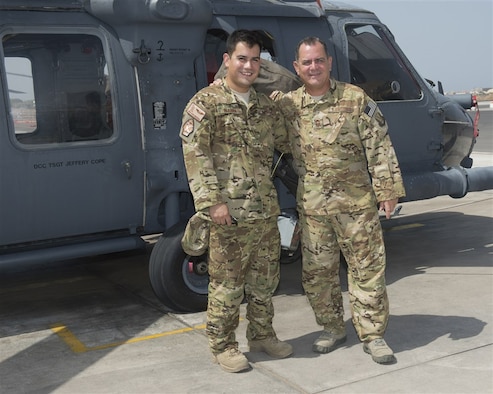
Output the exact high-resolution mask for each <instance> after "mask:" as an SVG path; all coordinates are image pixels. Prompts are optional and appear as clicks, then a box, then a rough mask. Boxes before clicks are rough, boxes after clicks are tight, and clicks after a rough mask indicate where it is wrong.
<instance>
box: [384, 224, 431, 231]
mask: <svg viewBox="0 0 493 394" xmlns="http://www.w3.org/2000/svg"><path fill="white" fill-rule="evenodd" d="M417 227H424V224H422V223H411V224H403V225H402V226H395V227H390V228H387V229H385V231H400V230H407V229H409V228H417Z"/></svg>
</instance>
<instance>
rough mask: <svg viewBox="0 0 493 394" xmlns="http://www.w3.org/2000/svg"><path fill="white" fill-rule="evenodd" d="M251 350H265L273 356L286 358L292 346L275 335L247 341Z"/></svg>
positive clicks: (291, 351)
mask: <svg viewBox="0 0 493 394" xmlns="http://www.w3.org/2000/svg"><path fill="white" fill-rule="evenodd" d="M248 346H250V351H251V352H265V353H267V354H268V355H269V356H271V357H273V358H286V357H289V356H291V355H292V354H293V347H292V346H291V345H290V344H289V343H287V342H282V341H280V340H279V339H277V338H276V337H269V338H265V339H260V340H253V341H248Z"/></svg>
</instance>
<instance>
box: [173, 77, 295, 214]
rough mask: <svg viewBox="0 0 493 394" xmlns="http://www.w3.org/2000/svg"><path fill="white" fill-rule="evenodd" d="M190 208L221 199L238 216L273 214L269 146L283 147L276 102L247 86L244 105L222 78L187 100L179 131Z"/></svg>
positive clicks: (274, 197)
mask: <svg viewBox="0 0 493 394" xmlns="http://www.w3.org/2000/svg"><path fill="white" fill-rule="evenodd" d="M180 136H181V138H182V139H183V153H184V158H185V166H186V169H187V175H188V180H189V184H190V189H191V192H192V194H193V197H194V202H195V209H196V210H197V211H203V210H206V209H208V208H209V207H211V206H214V205H216V204H219V203H222V202H224V203H227V205H228V208H229V211H230V214H231V215H232V216H233V217H235V218H236V219H238V220H254V219H260V218H267V217H271V216H276V215H278V214H279V204H278V199H277V192H276V189H275V188H274V185H273V183H272V180H271V170H272V162H273V154H274V147H275V146H276V147H277V146H278V147H284V149H285V148H286V147H287V146H289V142H288V139H287V134H286V129H285V126H284V122H283V120H282V118H281V113H280V111H279V107H278V104H277V103H275V102H273V101H272V100H271V99H269V97H267V96H266V95H264V94H262V93H257V92H256V91H255V90H254V89H253V88H251V89H250V100H249V104H248V106H247V105H246V104H245V103H244V102H243V101H241V100H239V99H237V97H236V96H235V94H234V93H233V91H232V90H231V89H230V88H229V87H228V86H227V85H226V82H225V81H224V82H223V85H222V86H208V87H205V88H204V89H202V90H201V91H199V92H198V93H197V94H196V95H195V96H194V97H193V98H192V99H191V100H190V102H189V103H188V104H187V107H186V108H185V111H184V113H183V122H182V128H181V132H180Z"/></svg>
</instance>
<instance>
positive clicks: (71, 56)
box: [2, 34, 113, 145]
mask: <svg viewBox="0 0 493 394" xmlns="http://www.w3.org/2000/svg"><path fill="white" fill-rule="evenodd" d="M2 44H3V52H4V55H5V59H4V67H5V70H6V79H7V85H8V88H9V98H10V107H11V115H12V120H13V128H14V134H15V138H16V139H17V141H19V142H20V143H22V144H27V145H34V144H60V143H79V142H80V141H85V142H87V141H98V140H104V139H108V138H110V137H111V136H112V134H113V122H112V111H113V109H112V105H111V98H110V94H109V93H110V91H111V86H110V79H109V77H108V67H107V62H106V58H105V55H104V50H103V46H102V43H101V40H100V39H99V38H98V37H96V36H92V35H87V34H72V35H71V34H13V35H7V36H4V37H3V39H2Z"/></svg>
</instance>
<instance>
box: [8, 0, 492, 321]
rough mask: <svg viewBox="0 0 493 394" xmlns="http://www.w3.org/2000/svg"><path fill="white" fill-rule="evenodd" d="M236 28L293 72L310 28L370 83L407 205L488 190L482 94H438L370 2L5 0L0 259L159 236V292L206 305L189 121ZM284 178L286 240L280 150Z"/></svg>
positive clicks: (153, 279)
mask: <svg viewBox="0 0 493 394" xmlns="http://www.w3.org/2000/svg"><path fill="white" fill-rule="evenodd" d="M240 28H241V29H250V30H255V31H256V32H257V33H258V34H259V36H260V37H261V38H262V43H263V47H262V54H261V56H262V59H264V60H265V62H262V64H264V63H265V65H266V69H265V70H264V71H265V72H271V71H269V68H270V69H272V68H274V69H275V68H276V67H280V68H281V69H282V70H283V73H285V71H284V70H287V74H285V75H288V74H289V73H292V71H293V70H292V61H293V59H294V50H295V47H296V44H297V43H298V42H299V41H300V40H301V39H302V38H304V37H307V36H318V37H320V38H321V39H323V40H324V41H325V42H326V43H327V45H328V49H329V52H330V54H331V56H332V57H333V69H332V75H333V76H334V77H335V78H336V79H338V80H341V81H345V82H350V83H353V84H355V85H358V86H360V87H361V88H363V89H364V90H365V91H366V92H367V93H368V95H370V96H371V97H372V98H373V99H374V100H375V101H376V102H377V104H378V106H379V108H380V109H381V111H382V112H383V114H384V116H385V118H386V120H387V122H388V125H389V133H390V136H391V139H392V142H393V145H394V148H395V150H396V153H397V156H398V159H399V163H400V167H401V171H402V174H403V178H404V183H405V187H406V197H405V198H403V199H402V200H401V201H400V202H402V203H405V202H407V201H417V200H423V199H429V198H434V197H436V196H440V195H450V196H452V197H453V198H461V197H463V196H465V195H466V194H467V193H468V192H474V191H480V190H488V189H493V167H479V168H475V167H473V162H472V159H471V158H470V154H471V152H472V149H473V147H474V144H475V142H476V139H477V137H478V130H477V119H472V118H471V116H470V115H469V113H468V112H467V110H468V109H470V108H472V107H474V106H476V104H477V103H476V102H475V99H474V97H473V96H472V95H462V96H460V97H457V98H454V97H453V96H446V95H444V94H443V88H441V87H440V85H439V90H438V91H437V90H435V89H434V88H433V86H432V85H431V84H430V83H429V82H428V81H427V80H425V79H424V78H422V77H421V76H420V75H419V73H418V72H417V71H416V70H415V68H414V67H413V65H412V64H411V62H410V61H409V60H408V59H407V58H406V56H405V54H404V53H403V51H402V50H401V49H400V48H399V46H398V45H397V43H396V41H395V39H394V37H393V35H392V33H391V31H390V30H389V29H388V28H387V27H386V26H385V24H383V23H382V22H381V21H380V20H379V18H378V17H377V16H376V15H375V14H374V13H373V12H371V11H368V10H365V9H361V8H358V7H354V6H351V5H350V4H345V3H340V2H332V1H324V0H322V1H320V0H318V1H314V0H298V1H291V0H284V1H281V0H26V1H23V2H22V4H21V3H20V2H18V1H16V0H1V1H0V36H1V39H2V46H1V51H0V69H1V76H0V89H1V91H2V94H1V95H0V179H1V185H2V188H1V191H0V218H1V227H0V264H2V263H10V264H19V265H21V264H25V263H37V262H51V261H63V260H67V259H71V258H80V257H86V256H93V255H100V254H106V253H113V252H121V251H128V250H135V249H139V248H143V247H145V245H146V243H147V241H146V236H151V235H155V234H158V235H159V239H158V240H157V242H156V244H155V245H154V246H153V249H152V252H151V256H150V261H149V279H150V283H151V285H152V288H153V290H154V292H155V294H156V296H157V297H158V299H159V300H160V301H161V302H162V303H163V304H164V305H166V306H167V307H168V308H170V309H171V310H175V311H182V312H193V311H200V310H204V309H205V307H206V303H207V285H208V275H207V254H204V255H201V256H189V255H187V254H186V253H185V252H184V251H183V249H182V247H181V243H180V241H181V238H182V236H183V231H184V228H185V225H186V223H187V220H188V219H189V218H190V217H191V216H192V215H193V213H194V205H193V199H192V197H191V193H190V190H189V186H188V180H187V176H186V171H185V167H184V162H183V154H182V147H181V139H180V137H179V130H180V126H181V117H182V113H183V110H184V108H185V106H186V104H187V102H188V100H189V99H190V98H191V97H192V96H193V95H194V94H195V93H196V92H197V91H198V90H200V89H201V88H203V87H205V86H207V85H209V84H210V83H212V81H213V80H214V78H215V75H216V73H217V72H218V70H219V68H220V65H221V61H222V55H223V53H224V52H225V44H226V39H227V37H228V35H229V34H230V33H231V32H232V31H234V30H236V29H240ZM268 65H270V67H269V66H268ZM20 75H22V77H20ZM261 76H262V75H261ZM288 78H289V77H288ZM259 79H261V78H259ZM260 82H261V81H259V84H260ZM259 86H260V85H259ZM264 88H266V89H271V90H273V89H276V88H279V86H277V84H272V83H269V84H267V86H266V85H265V84H264ZM259 89H260V87H259ZM275 174H276V180H275V184H276V187H277V188H278V195H279V203H280V206H281V209H282V211H283V213H282V215H281V216H282V219H285V220H280V221H279V223H283V224H282V226H281V225H280V231H281V239H283V233H284V231H288V232H289V231H290V232H291V235H293V234H294V233H295V232H296V231H295V216H296V213H295V212H293V210H294V208H293V207H295V201H294V197H293V195H294V194H293V190H294V188H295V185H296V181H297V180H296V177H295V176H293V173H292V170H291V168H290V163H289V160H287V159H285V158H280V159H279V162H278V166H277V167H276V172H275ZM286 223H288V225H286ZM293 223H294V224H293ZM281 227H282V228H281ZM287 239H288V240H287V241H286V242H283V255H284V258H285V259H288V260H290V259H291V260H293V259H294V258H297V257H298V256H297V254H296V251H297V246H296V244H295V243H294V244H293V243H292V242H291V238H290V237H288V238H287Z"/></svg>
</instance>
